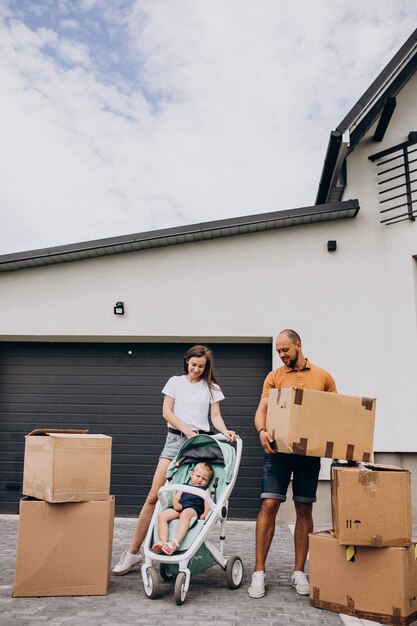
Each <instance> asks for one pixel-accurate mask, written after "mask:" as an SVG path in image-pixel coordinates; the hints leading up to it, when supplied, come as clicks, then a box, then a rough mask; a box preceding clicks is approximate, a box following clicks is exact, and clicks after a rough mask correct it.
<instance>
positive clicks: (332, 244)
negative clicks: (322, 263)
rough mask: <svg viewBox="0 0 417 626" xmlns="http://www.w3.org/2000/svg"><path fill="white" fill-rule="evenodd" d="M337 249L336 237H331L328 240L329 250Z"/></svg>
mask: <svg viewBox="0 0 417 626" xmlns="http://www.w3.org/2000/svg"><path fill="white" fill-rule="evenodd" d="M336 250H337V241H336V240H335V239H330V241H328V242H327V251H328V252H336Z"/></svg>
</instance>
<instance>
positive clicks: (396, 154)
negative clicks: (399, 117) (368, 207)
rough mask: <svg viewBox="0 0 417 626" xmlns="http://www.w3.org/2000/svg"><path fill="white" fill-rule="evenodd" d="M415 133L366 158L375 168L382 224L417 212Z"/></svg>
mask: <svg viewBox="0 0 417 626" xmlns="http://www.w3.org/2000/svg"><path fill="white" fill-rule="evenodd" d="M416 144H417V132H411V133H410V134H409V135H408V141H405V142H404V143H400V144H398V145H396V146H393V147H392V148H387V149H386V150H383V151H382V152H378V153H377V154H372V155H371V156H370V157H369V159H370V161H373V162H375V163H376V166H377V168H378V172H377V176H378V196H379V204H380V213H381V218H382V219H381V220H380V222H381V224H385V225H386V226H390V225H391V224H396V223H397V222H403V221H405V220H411V221H413V222H414V221H415V219H416V217H415V216H416V214H417V145H416Z"/></svg>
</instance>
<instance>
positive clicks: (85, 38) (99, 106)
mask: <svg viewBox="0 0 417 626" xmlns="http://www.w3.org/2000/svg"><path fill="white" fill-rule="evenodd" d="M416 27H417V3H415V2H410V1H409V0H337V1H336V2H335V1H334V0H314V1H313V0H0V110H1V115H0V146H1V149H0V179H1V184H0V255H1V254H8V253H12V252H19V251H23V250H34V249H37V248H45V247H49V246H57V245H63V244H66V243H76V242H80V241H88V240H93V239H100V238H105V237H112V236H117V235H124V234H129V233H141V232H145V231H150V230H156V229H160V228H169V227H172V226H180V225H183V224H193V223H198V222H206V221H210V220H218V219H226V218H230V217H237V216H243V215H251V214H256V213H265V212H269V211H278V210H283V209H290V208H297V207H303V206H310V205H312V204H314V202H315V197H316V193H317V187H318V183H319V179H320V175H321V170H322V166H323V161H324V157H325V153H326V148H327V143H328V139H329V134H330V131H331V130H333V129H335V128H336V127H337V126H338V124H339V123H340V122H341V121H342V119H343V118H344V116H345V115H346V114H347V113H348V111H349V110H350V109H351V108H352V107H353V105H354V104H355V103H356V102H357V100H358V99H359V97H360V96H361V95H362V93H363V92H364V91H365V90H366V89H367V87H368V86H369V85H370V83H371V82H372V80H373V79H374V78H375V77H376V76H377V75H378V73H379V72H380V71H381V70H382V69H383V67H384V66H385V65H386V64H387V62H388V61H389V60H390V59H391V58H392V56H393V55H394V54H395V53H396V52H397V50H398V49H399V48H400V47H401V45H402V44H403V43H404V42H405V41H406V39H407V38H408V37H409V36H410V34H411V33H412V32H413V31H414V29H415V28H416Z"/></svg>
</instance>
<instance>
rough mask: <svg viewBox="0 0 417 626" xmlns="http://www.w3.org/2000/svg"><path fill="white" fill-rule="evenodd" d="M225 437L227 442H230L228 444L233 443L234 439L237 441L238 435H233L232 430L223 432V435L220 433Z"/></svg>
mask: <svg viewBox="0 0 417 626" xmlns="http://www.w3.org/2000/svg"><path fill="white" fill-rule="evenodd" d="M222 434H223V435H224V436H225V437H227V438H228V440H229V441H230V443H233V442H235V441H236V439H239V435H238V434H237V433H235V431H234V430H225V431H224V433H222Z"/></svg>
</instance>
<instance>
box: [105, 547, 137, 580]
mask: <svg viewBox="0 0 417 626" xmlns="http://www.w3.org/2000/svg"><path fill="white" fill-rule="evenodd" d="M142 561H143V558H142V555H141V553H140V552H138V553H137V554H130V552H127V551H126V552H123V554H122V556H121V558H120V561H119V562H118V564H117V565H115V566H114V567H113V569H112V574H114V575H115V576H123V574H127V573H128V572H130V570H132V569H133V568H135V567H139V565H140V564H141V563H142Z"/></svg>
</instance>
